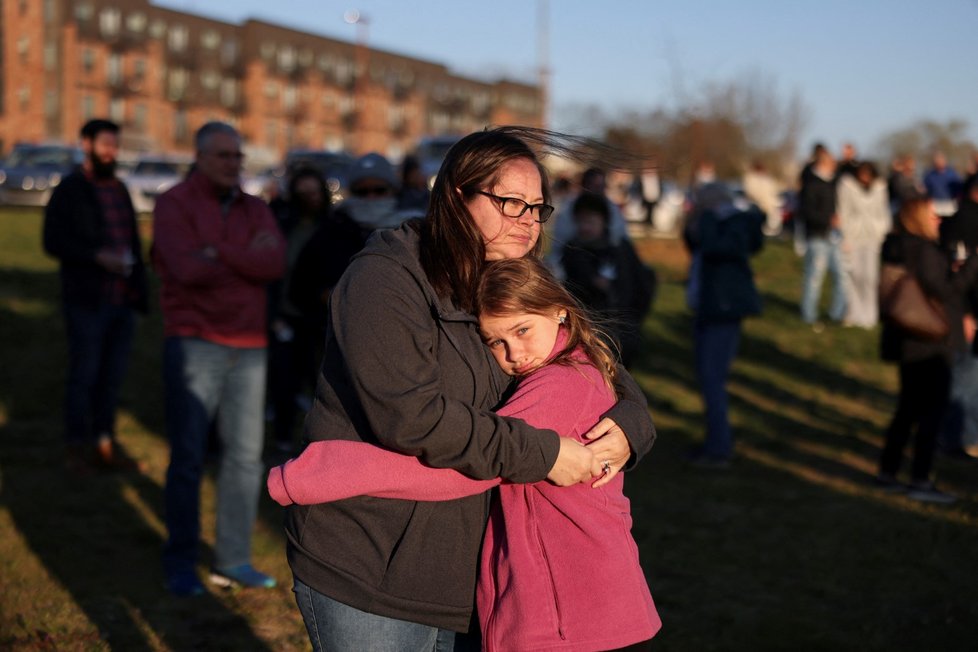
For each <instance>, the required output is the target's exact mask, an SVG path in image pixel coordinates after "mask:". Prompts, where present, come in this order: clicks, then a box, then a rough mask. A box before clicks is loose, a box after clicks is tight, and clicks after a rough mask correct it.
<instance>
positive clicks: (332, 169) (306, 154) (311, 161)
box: [285, 149, 356, 204]
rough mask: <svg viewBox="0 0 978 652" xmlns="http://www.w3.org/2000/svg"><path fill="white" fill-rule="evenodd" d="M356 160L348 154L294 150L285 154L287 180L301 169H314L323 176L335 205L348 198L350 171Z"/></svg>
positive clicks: (315, 150)
mask: <svg viewBox="0 0 978 652" xmlns="http://www.w3.org/2000/svg"><path fill="white" fill-rule="evenodd" d="M354 163H356V159H355V158H354V157H353V156H352V155H351V154H347V153H346V152H330V151H327V150H321V149H293V150H289V151H288V152H287V153H286V154H285V180H286V183H288V179H290V178H291V177H292V173H293V172H295V170H296V169H297V168H300V167H312V168H315V169H317V170H319V172H320V173H321V174H322V175H323V178H324V179H325V180H326V186H327V187H328V188H329V192H330V194H331V196H332V200H333V203H334V204H338V203H339V202H341V201H343V199H345V198H346V195H347V192H348V188H347V184H348V181H349V178H350V170H351V169H352V168H353V164H354Z"/></svg>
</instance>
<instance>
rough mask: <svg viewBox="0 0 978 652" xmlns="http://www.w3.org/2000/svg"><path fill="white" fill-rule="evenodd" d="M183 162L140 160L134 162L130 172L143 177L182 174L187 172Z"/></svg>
mask: <svg viewBox="0 0 978 652" xmlns="http://www.w3.org/2000/svg"><path fill="white" fill-rule="evenodd" d="M187 167H188V166H187V165H186V164H185V163H178V162H176V161H140V162H139V163H136V167H134V168H133V170H132V174H133V175H137V176H144V177H171V176H183V175H184V174H186V172H187Z"/></svg>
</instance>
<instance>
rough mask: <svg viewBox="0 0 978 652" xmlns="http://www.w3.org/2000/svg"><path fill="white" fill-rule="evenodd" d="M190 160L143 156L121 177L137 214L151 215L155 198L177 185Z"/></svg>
mask: <svg viewBox="0 0 978 652" xmlns="http://www.w3.org/2000/svg"><path fill="white" fill-rule="evenodd" d="M190 163H191V161H190V159H189V158H181V157H170V156H160V155H153V156H143V157H141V158H140V159H139V160H138V161H136V165H135V167H133V168H132V170H131V171H130V172H128V173H127V174H125V175H124V176H122V177H121V178H122V180H123V182H124V183H125V184H126V187H127V188H128V189H129V196H130V197H132V205H133V207H135V209H136V212H137V213H152V212H153V207H154V206H156V198H157V197H159V196H160V195H162V194H163V193H164V192H166V191H167V190H169V189H170V188H172V187H173V186H175V185H176V184H178V183H179V182H180V181H182V180H183V179H184V177H186V176H187V171H188V170H190Z"/></svg>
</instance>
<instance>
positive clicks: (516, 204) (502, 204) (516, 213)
mask: <svg viewBox="0 0 978 652" xmlns="http://www.w3.org/2000/svg"><path fill="white" fill-rule="evenodd" d="M476 193H478V194H480V195H483V196H484V197H488V198H489V199H492V200H493V201H495V202H496V204H497V205H498V206H499V212H501V213H502V214H503V215H505V216H506V217H511V218H513V219H517V218H520V217H522V216H523V213H525V212H526V211H527V210H529V211H530V215H531V216H532V215H533V214H534V212H536V221H537V222H539V223H540V224H543V223H544V222H546V221H547V220H549V219H550V216H551V215H553V212H554V207H553V206H551V205H550V204H527V203H526V202H525V201H523V200H522V199H517V198H516V197H500V196H499V195H494V194H492V193H491V192H485V191H484V190H476Z"/></svg>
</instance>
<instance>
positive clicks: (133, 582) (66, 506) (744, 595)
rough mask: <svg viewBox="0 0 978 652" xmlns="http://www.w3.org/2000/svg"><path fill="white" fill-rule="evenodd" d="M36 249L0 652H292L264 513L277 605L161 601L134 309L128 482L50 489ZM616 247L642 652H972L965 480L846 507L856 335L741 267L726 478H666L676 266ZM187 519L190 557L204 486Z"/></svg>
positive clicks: (152, 436) (947, 466) (25, 296)
mask: <svg viewBox="0 0 978 652" xmlns="http://www.w3.org/2000/svg"><path fill="white" fill-rule="evenodd" d="M39 240H40V214H39V212H37V211H31V210H14V209H3V210H0V347H2V348H0V350H2V352H3V356H2V364H0V649H13V650H33V649H59V650H61V649H65V650H107V649H120V650H128V649H150V650H183V649H204V650H218V649H234V650H263V649H267V650H290V649H307V648H308V642H307V641H306V638H305V633H304V630H303V626H302V622H301V619H300V617H299V615H298V611H297V609H296V608H295V604H294V602H293V600H292V595H291V591H290V582H289V572H288V565H287V563H286V561H285V557H284V538H283V534H282V528H281V520H282V514H281V511H280V510H279V509H278V508H277V506H275V505H273V504H271V502H270V501H269V500H268V499H265V498H263V502H262V507H261V515H260V522H259V527H258V530H257V532H256V535H255V557H256V559H255V563H256V565H257V566H258V567H260V568H262V569H264V570H267V571H269V572H272V573H273V574H274V575H275V576H276V577H278V578H279V580H280V587H279V588H277V589H275V590H272V591H264V592H261V591H257V592H256V591H238V592H224V591H216V590H215V591H213V592H211V593H209V594H208V595H207V596H205V597H204V598H201V599H199V600H189V601H181V600H175V599H172V598H169V597H168V596H167V595H166V594H165V592H164V591H163V590H162V575H161V571H160V568H159V549H160V546H161V545H162V542H163V537H164V531H163V527H162V483H163V473H164V470H165V465H166V461H167V448H166V443H165V441H164V439H163V428H162V387H161V381H160V373H159V364H160V350H161V337H162V335H161V327H160V320H159V313H158V311H157V312H155V313H153V314H151V315H150V316H149V317H148V318H146V319H144V320H142V321H141V323H140V324H139V327H138V332H137V341H136V345H135V349H134V353H133V358H132V361H131V366H130V372H129V375H128V377H127V382H126V385H125V388H124V391H123V396H122V407H121V413H120V428H119V430H120V437H121V440H122V441H123V442H124V444H125V446H126V447H127V449H128V450H129V452H130V453H131V454H132V455H133V456H134V457H136V458H138V459H140V460H141V461H143V462H145V463H146V465H147V470H146V472H145V473H143V474H136V475H116V476H96V477H92V478H89V479H86V480H83V481H79V480H77V479H73V478H72V477H70V476H68V475H66V474H65V473H64V472H63V470H62V468H63V467H62V458H61V455H62V451H61V408H60V406H61V400H62V392H63V386H62V384H63V380H64V361H65V346H64V333H63V328H62V323H61V315H60V311H59V308H58V281H57V272H56V267H55V265H54V264H53V262H52V261H51V260H50V259H48V258H46V257H45V256H44V255H43V253H42V252H41V250H40V242H39ZM639 247H640V249H641V252H642V255H643V256H644V257H645V258H646V260H648V261H649V262H651V263H653V264H654V265H655V266H656V267H657V269H658V270H659V275H660V279H661V287H660V293H659V297H658V301H657V304H656V306H655V308H654V310H653V313H652V314H651V315H650V317H649V319H648V321H647V322H646V325H645V332H646V336H647V347H646V351H645V353H644V355H643V357H642V358H641V360H640V361H639V363H638V365H637V367H636V369H635V370H634V374H635V376H636V378H637V379H638V380H639V382H640V383H641V384H642V385H643V387H644V388H645V390H646V393H647V394H648V395H649V397H650V405H651V409H652V412H653V416H654V418H655V421H656V424H657V427H658V430H659V439H658V442H657V444H656V446H655V448H654V449H653V451H652V453H651V454H650V455H649V457H648V458H647V459H646V460H645V461H644V462H643V464H642V465H641V466H640V467H639V469H638V470H636V471H635V472H633V473H631V474H630V475H629V476H628V478H627V480H626V491H627V493H628V494H629V496H630V498H631V499H632V509H633V514H634V518H635V528H634V534H635V538H636V540H637V541H638V544H639V547H640V550H641V553H642V561H643V566H644V568H645V569H646V572H647V574H648V577H649V581H650V584H651V586H652V593H653V596H654V597H655V599H656V602H657V605H658V607H659V611H660V614H661V616H662V619H663V622H664V628H663V630H662V632H661V634H660V635H659V637H658V638H657V644H656V649H661V650H695V651H700V650H752V651H753V650H785V649H800V650H851V649H859V650H888V651H892V650H971V649H974V645H975V631H976V623H978V599H976V598H978V583H976V579H978V575H976V574H975V572H974V571H973V570H972V571H968V570H967V569H968V568H973V567H974V562H973V559H974V555H975V551H976V550H978V465H966V464H964V463H961V462H953V461H949V460H945V459H943V458H939V459H938V461H937V470H938V472H939V474H940V479H941V482H942V484H944V485H945V486H946V487H947V488H949V489H951V490H953V491H954V492H956V493H958V494H959V495H960V496H962V498H963V499H962V500H961V501H960V502H959V503H958V504H957V505H955V506H953V507H949V508H948V507H930V506H922V505H918V504H914V503H911V502H910V501H908V500H907V499H905V498H903V497H899V496H888V495H884V494H882V493H880V492H878V491H875V490H874V489H872V488H871V487H870V486H869V484H868V479H869V477H870V474H871V473H872V472H873V470H874V466H875V460H876V456H877V453H878V450H879V446H880V443H881V432H882V430H883V428H885V426H886V423H887V420H888V417H889V415H890V412H891V410H892V409H893V405H894V396H893V395H894V391H895V388H896V373H895V369H894V368H893V367H891V366H888V365H884V364H882V363H880V362H879V361H878V360H877V341H878V332H875V331H871V332H865V331H861V330H855V329H841V328H833V327H829V328H828V329H827V330H826V331H825V332H824V333H822V334H819V335H816V334H814V333H812V332H811V331H810V330H808V329H806V328H805V327H804V325H803V324H802V323H801V322H800V320H799V319H798V317H797V294H798V292H797V290H798V287H799V278H800V265H799V261H798V259H797V258H796V257H795V256H794V254H793V252H792V251H791V248H790V246H789V245H787V244H783V243H779V242H774V243H771V245H770V246H769V247H768V248H767V249H765V251H764V252H763V253H762V254H761V255H760V256H759V257H758V258H757V259H756V269H757V278H758V283H759V285H760V287H761V290H762V292H763V294H764V296H765V301H766V310H765V313H764V316H763V317H761V318H757V319H753V320H750V321H748V322H747V323H746V325H745V328H744V333H743V338H742V344H741V351H740V355H739V357H738V360H737V362H736V364H735V366H734V371H733V377H732V380H731V383H730V390H731V407H732V414H731V418H732V420H733V422H734V425H735V429H736V432H737V437H738V442H737V449H738V456H739V457H738V460H737V462H736V464H735V466H734V467H733V469H731V470H730V471H729V472H727V473H722V474H719V473H712V472H693V471H690V470H689V469H687V468H685V467H683V466H682V464H681V463H680V462H679V458H680V455H681V453H682V452H683V451H684V450H685V448H686V447H687V446H689V445H690V444H691V443H693V442H695V441H696V440H698V439H699V438H700V437H701V436H702V431H703V417H702V406H701V403H700V400H699V397H698V394H697V392H696V388H695V383H694V378H693V370H692V347H691V339H690V332H691V321H690V317H689V315H688V313H687V312H686V310H685V309H684V305H683V286H682V282H683V279H684V278H685V257H684V255H683V253H682V251H681V245H680V244H679V243H678V242H676V241H663V240H643V241H640V242H639ZM204 503H205V506H204V511H203V513H204V515H205V519H206V520H205V522H204V534H205V540H206V542H207V543H208V544H210V543H212V542H213V520H212V516H213V509H212V504H213V482H212V479H211V478H209V479H208V481H207V483H206V485H205V491H204ZM207 561H208V560H207V559H206V558H205V559H204V564H206V563H207ZM608 581H614V578H608Z"/></svg>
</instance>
